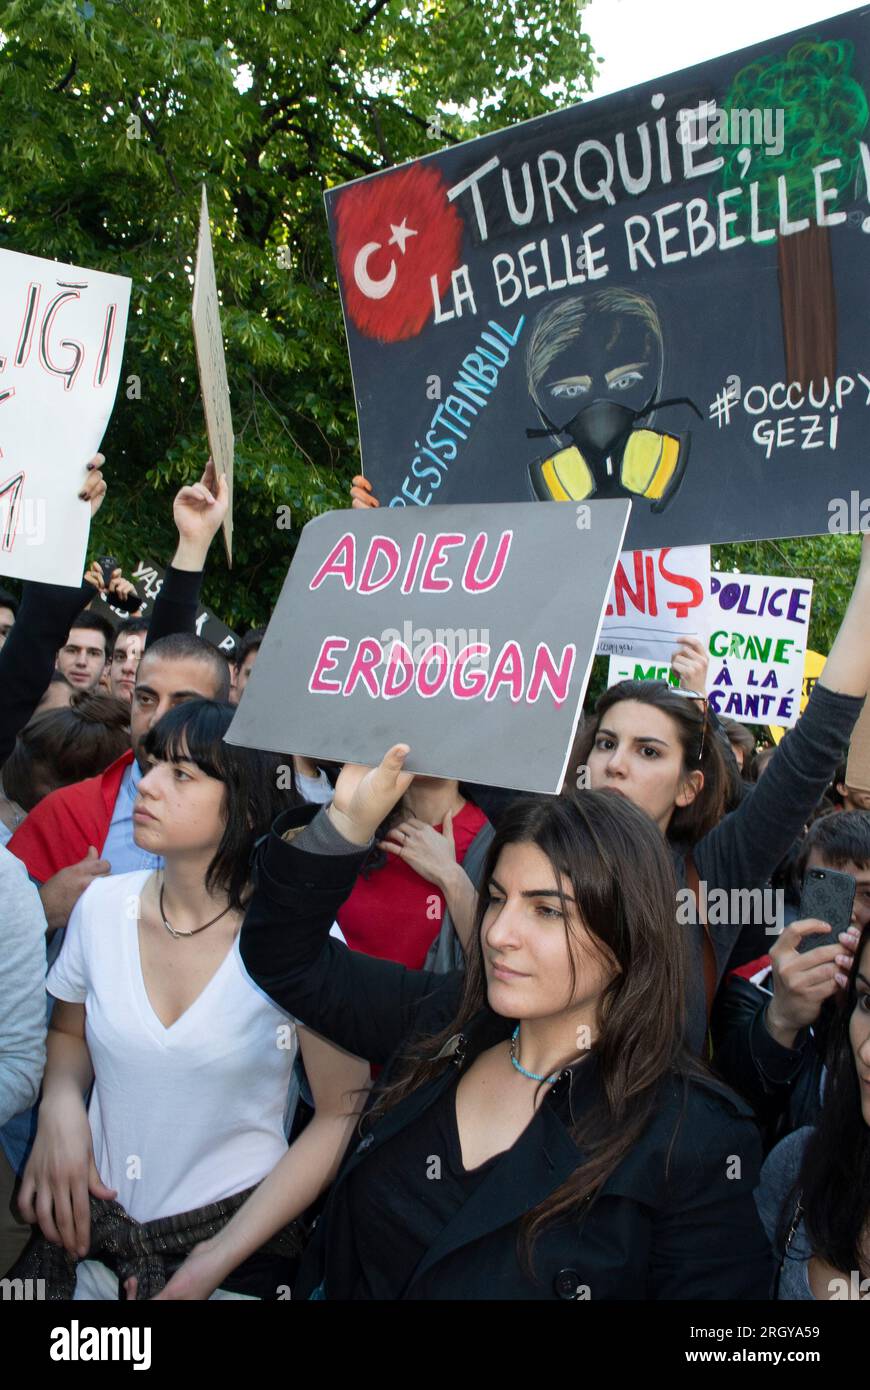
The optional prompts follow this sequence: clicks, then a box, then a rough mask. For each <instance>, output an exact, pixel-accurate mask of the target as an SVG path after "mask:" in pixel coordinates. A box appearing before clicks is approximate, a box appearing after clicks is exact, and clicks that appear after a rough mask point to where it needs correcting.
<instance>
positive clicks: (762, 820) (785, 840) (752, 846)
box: [695, 535, 870, 960]
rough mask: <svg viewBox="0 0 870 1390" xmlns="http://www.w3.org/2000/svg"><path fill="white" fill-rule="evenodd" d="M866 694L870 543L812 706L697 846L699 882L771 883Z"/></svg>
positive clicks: (812, 806) (831, 769) (833, 765)
mask: <svg viewBox="0 0 870 1390" xmlns="http://www.w3.org/2000/svg"><path fill="white" fill-rule="evenodd" d="M868 686H870V535H867V536H865V537H864V541H863V545H862V548H861V563H860V567H859V570H858V577H857V579H856V581H855V588H854V590H853V593H852V597H851V599H850V601H849V606H848V608H847V609H846V613H845V615H844V617H843V621H842V623H841V624H840V630H839V632H838V633H837V637H836V639H835V641H834V644H833V646H832V648H831V653H830V655H829V657H828V659H827V661H826V662H825V669H824V672H823V673H822V676H821V677H820V678H819V680H818V681H817V682H816V685H815V687H814V689H813V692H812V695H811V696H810V700H809V703H808V704H807V707H806V709H805V710H804V712H803V714H802V715H801V717H800V719H799V720H798V722H797V724H796V725H795V727H794V728H793V729H791V730H789V732H788V733H787V734H786V736H785V737H784V739H783V740H782V742H781V743H780V745H779V747H778V748H777V750H776V752H775V753H774V755H773V757H772V758H771V760H770V765H769V767H768V769H767V771H766V772H765V774H764V776H763V777H762V778H761V780H760V782H758V783H757V784H756V786H755V787H754V788H753V791H752V793H751V795H749V796H747V797H745V798H744V800H743V802H742V803H741V805H740V806H739V807H738V808H737V809H736V810H735V811H733V812H732V813H731V814H730V815H728V816H726V817H725V819H724V820H722V821H720V823H719V825H717V826H716V827H715V828H714V829H713V830H711V831H710V833H709V835H706V836H705V837H704V839H703V840H702V841H701V842H700V844H698V845H696V847H695V861H696V863H697V865H698V872H699V874H700V876H701V878H705V879H706V880H707V881H708V883H709V884H710V885H711V886H717V887H723V888H727V887H729V886H732V885H734V886H738V887H746V888H752V887H754V886H758V887H761V886H762V885H763V884H765V883H766V882H767V880H768V878H769V877H770V875H771V874H772V873H773V871H774V869H775V868H776V866H777V864H779V863H780V861H781V860H782V859H783V858H784V856H785V855H786V853H787V852H788V850H789V848H790V846H791V845H792V843H793V841H794V840H795V839H796V838H797V836H798V835H799V834H800V833H801V832H802V830H803V828H804V825H805V824H806V821H807V819H808V818H809V816H810V814H811V813H812V811H813V810H814V809H815V807H816V805H817V803H818V801H819V798H820V797H821V796H822V794H823V793H824V791H825V788H826V787H827V786H828V784H829V782H830V780H831V778H832V776H833V774H834V771H835V769H836V767H837V764H838V763H839V762H840V760H841V758H842V757H843V754H844V752H845V750H846V748H847V747H848V744H849V739H850V738H851V736H852V730H853V728H854V726H855V723H856V721H857V718H858V715H859V714H860V712H861V707H862V704H863V701H864V696H865V695H866V693H867V689H868ZM757 944H759V945H760V946H761V952H764V951H766V950H767V947H768V945H769V939H767V941H766V943H765V937H764V933H763V929H762V931H761V935H760V936H759V938H758V942H757ZM747 949H750V947H749V946H747ZM756 954H759V952H758V951H756ZM745 958H746V959H747V960H748V959H751V956H746V957H745Z"/></svg>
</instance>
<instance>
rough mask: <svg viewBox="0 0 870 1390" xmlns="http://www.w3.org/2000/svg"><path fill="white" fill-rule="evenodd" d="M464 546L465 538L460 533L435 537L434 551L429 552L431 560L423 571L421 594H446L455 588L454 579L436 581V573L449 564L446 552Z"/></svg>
mask: <svg viewBox="0 0 870 1390" xmlns="http://www.w3.org/2000/svg"><path fill="white" fill-rule="evenodd" d="M464 544H465V537H464V536H463V535H460V534H459V533H458V532H456V533H454V534H452V535H451V534H449V533H448V534H447V535H444V536H436V537H435V539H434V540H433V542H432V549H431V550H430V551H429V559H428V560H427V561H426V568H425V569H424V571H423V578H422V579H421V580H420V592H421V594H438V593H445V592H446V591H447V590H448V589H452V588H453V580H452V579H436V577H435V571H436V570H437V569H441V568H442V566H444V565H446V563H447V557H446V556H445V554H444V552H445V550H450V549H451V548H452V547H453V546H457V545H464Z"/></svg>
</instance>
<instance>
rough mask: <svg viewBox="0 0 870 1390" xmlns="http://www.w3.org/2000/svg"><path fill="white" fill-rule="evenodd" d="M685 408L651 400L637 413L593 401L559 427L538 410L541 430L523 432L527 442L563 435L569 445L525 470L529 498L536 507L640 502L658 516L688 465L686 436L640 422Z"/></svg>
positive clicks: (679, 399)
mask: <svg viewBox="0 0 870 1390" xmlns="http://www.w3.org/2000/svg"><path fill="white" fill-rule="evenodd" d="M673 405H688V406H690V407H691V409H692V410H694V412H695V414H696V415H697V416H698V419H699V420H700V419H703V416H702V415H701V412H700V411H699V410H698V407H697V406H696V405H695V404H694V403H693V402H692V401H690V400H689V399H688V397H687V396H675V397H673V398H671V399H669V400H666V401H656V400H655V399H653V398H651V399H650V400H649V401H647V403H646V405H644V406H643V407H642V409H640V410H634V409H632V407H631V406H626V405H620V404H619V403H618V402H617V401H613V400H603V399H602V400H595V401H591V402H590V403H589V404H588V405H584V406H583V407H582V409H580V410H578V411H577V413H576V415H574V416H572V418H571V419H570V420H569V421H568V422H567V424H565V425H562V426H559V425H555V424H554V423H553V421H552V420H550V419H549V417H548V416H547V415H545V414H544V411H543V410H541V408H540V406H539V407H538V410H539V413H540V416H541V419H542V420H543V421H544V424H545V425H546V426H547V428H546V429H534V430H526V435H527V436H528V438H529V439H543V438H548V437H551V436H555V437H556V438H558V437H559V436H560V435H563V436H564V435H567V436H568V437H569V438H570V439H571V441H572V442H571V444H570V445H567V446H566V447H564V448H562V449H559V450H558V452H556V453H554V454H550V455H548V457H546V458H544V459H536V460H535V461H534V462H533V463H530V464H529V479H530V482H531V485H532V492H533V495H534V496H535V497H537V498H538V500H539V501H541V502H582V501H583V500H584V499H585V498H587V497H595V498H603V497H625V496H627V495H634V496H637V497H644V498H646V499H647V501H649V502H650V503H651V509H652V511H654V512H662V511H664V509H665V508H666V507H667V506H668V504H669V503H670V502H671V501H672V500H673V498H674V497H675V495H676V493H677V491H678V489H679V486H680V483H681V482H682V479H683V475H684V473H685V471H686V465H687V463H688V461H689V449H690V446H691V439H692V436H691V434H690V433H689V432H688V431H686V432H684V433H683V434H681V435H673V434H665V433H663V432H662V431H660V430H654V429H649V428H647V427H645V426H643V425H642V424H641V423H640V422H641V421H642V420H644V419H645V418H646V417H647V416H648V415H650V414H652V412H653V411H654V410H661V409H663V408H664V407H666V406H673Z"/></svg>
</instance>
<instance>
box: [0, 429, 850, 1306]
mask: <svg viewBox="0 0 870 1390" xmlns="http://www.w3.org/2000/svg"><path fill="white" fill-rule="evenodd" d="M103 465H104V460H103V459H102V457H101V456H99V455H98V456H97V457H96V458H95V459H94V460H92V461H91V464H89V465H88V480H87V482H86V484H85V486H84V489H83V493H82V495H83V497H84V499H85V500H86V501H88V502H89V504H90V507H91V511H92V513H93V512H96V510H98V508H99V507H100V505H101V504H102V502H103V498H104V496H105V493H106V482H105V480H104V478H103ZM352 500H353V504H354V505H355V506H373V505H377V502H376V499H375V498H374V497H373V496H372V494H371V489H370V488H369V487H368V485H367V484H366V483H365V482H364V480H362V479H356V480H355V482H354V487H353V489H352ZM226 510H227V490H226V484H225V482H224V481H222V480H221V481H219V480H218V479H217V478H216V475H215V471H214V469H213V467H212V465H211V464H209V465H208V467H207V468H206V470H205V472H204V474H203V477H202V479H201V480H200V481H199V482H197V483H196V484H194V485H192V486H189V487H184V488H182V489H181V490H180V492H179V493H178V496H177V497H176V499H175V502H174V506H173V516H174V520H175V524H176V528H177V532H178V544H177V547H176V550H175V553H174V555H173V557H172V560H171V563H170V564H169V566H168V568H167V570H166V577H165V580H164V582H163V585H162V588H161V590H160V593H159V595H158V596H157V598H156V600H155V601H154V604H153V607H152V609H151V611H150V614H149V617H148V619H147V621H146V620H145V619H143V618H140V617H137V616H135V615H134V616H132V617H130V618H127V619H125V620H123V621H120V622H118V621H117V620H116V621H109V618H108V617H107V612H108V611H109V604H110V603H111V602H112V601H113V600H117V601H120V602H121V603H122V605H123V604H124V603H127V605H128V606H129V602H130V600H131V595H134V590H133V586H132V585H131V584H130V583H129V581H127V580H126V579H125V578H124V577H123V574H122V573H121V571H120V569H115V571H114V572H113V573H106V571H105V570H104V569H103V568H101V566H100V565H99V564H96V563H95V564H93V565H91V566H90V568H89V569H88V570H87V572H86V574H85V576H84V579H83V582H82V586H81V588H80V589H79V590H75V589H69V588H64V587H59V586H53V585H47V584H39V583H34V582H28V583H26V584H24V586H23V592H22V594H21V596H20V598H17V597H16V596H15V595H13V594H11V593H7V592H6V591H4V590H0V1277H2V1276H8V1277H10V1278H21V1279H24V1278H33V1279H41V1280H43V1281H44V1287H45V1289H46V1291H47V1297H49V1298H52V1299H76V1300H94V1299H98V1300H111V1299H118V1298H127V1299H132V1298H138V1299H146V1298H159V1299H208V1298H213V1299H259V1300H280V1299H284V1298H289V1297H291V1296H292V1297H293V1298H313V1299H331V1300H335V1299H390V1300H392V1299H432V1298H450V1299H540V1298H543V1299H547V1298H561V1299H577V1300H583V1299H589V1300H600V1299H632V1300H655V1299H710V1300H718V1299H744V1300H766V1299H838V1298H844V1297H862V1296H870V788H862V787H860V786H854V785H850V784H849V783H848V782H847V780H846V758H847V755H848V751H849V745H850V740H851V738H852V733H853V729H854V727H855V725H856V722H857V720H858V717H859V714H860V712H861V709H862V706H863V704H864V698H865V695H866V694H867V692H868V689H870V643H868V642H867V632H868V630H870V537H865V538H864V541H863V547H862V553H861V560H860V565H859V570H858V573H857V576H856V580H855V586H854V590H853V594H852V597H851V600H850V602H849V605H848V608H847V610H846V612H845V614H844V617H843V621H842V623H841V626H840V629H839V632H838V635H837V637H836V639H835V641H834V643H833V645H832V647H831V650H830V653H829V654H828V656H827V660H826V664H825V668H824V671H823V674H822V676H821V677H819V679H818V680H817V681H816V683H815V686H814V688H813V690H812V693H811V696H810V699H809V701H808V703H807V706H806V709H805V710H804V712H803V714H802V715H801V717H800V719H799V720H798V722H797V724H796V726H795V728H794V729H792V730H790V731H789V732H788V733H787V734H786V735H785V736H784V737H783V738H782V740H781V742H780V743H779V744H778V745H777V746H776V747H764V746H762V745H761V741H760V738H759V737H757V736H756V734H755V733H754V732H753V731H752V730H750V729H749V728H747V726H746V725H742V724H737V723H734V722H732V721H728V720H724V719H718V718H717V716H716V715H715V714H714V712H713V710H712V709H711V707H710V705H709V704H708V702H707V699H706V695H705V693H704V690H705V678H706V656H705V653H704V649H703V646H702V644H700V643H698V642H694V641H687V642H685V643H683V644H681V646H680V647H679V648H678V650H677V651H676V652H675V654H674V658H673V669H674V672H675V674H676V675H677V676H678V677H679V679H680V685H679V686H677V687H672V686H670V685H668V684H666V683H664V682H660V681H650V682H640V681H623V682H621V683H619V684H617V685H614V686H612V687H611V688H610V689H608V690H606V691H605V692H604V694H603V695H602V696H601V697H600V698H599V699H598V701H597V703H596V704H595V707H594V708H591V709H589V710H588V711H587V713H586V715H585V717H584V719H583V720H582V722H581V725H580V728H579V730H578V734H577V738H576V740H575V744H574V748H573V750H572V755H571V757H570V759H569V764H568V773H567V775H566V781H565V785H564V787H563V789H562V793H561V794H560V795H558V796H542V795H530V794H527V793H523V794H520V793H511V792H510V791H506V790H505V789H500V788H492V787H482V786H476V785H471V784H467V783H464V782H458V781H455V780H449V779H445V778H439V777H423V776H419V775H417V776H414V775H412V774H410V773H407V772H405V771H404V762H405V758H406V757H407V754H408V750H409V743H411V742H412V741H413V730H412V729H405V728H402V727H398V726H397V727H396V728H395V729H394V730H393V735H394V738H395V742H394V743H393V745H392V746H391V747H389V748H385V749H384V756H383V760H382V762H381V763H380V765H379V766H378V767H375V768H363V767H358V766H354V765H350V764H348V765H345V766H340V765H338V764H333V763H325V762H322V761H320V760H319V759H316V758H312V757H310V756H308V755H307V754H306V753H305V752H304V751H303V752H294V751H292V750H289V749H288V750H287V751H286V752H285V753H283V754H280V755H279V754H275V753H265V752H259V751H255V750H251V749H246V748H241V747H236V746H235V745H233V744H231V743H228V742H225V739H224V736H225V734H226V732H227V730H228V728H229V725H230V722H231V719H232V715H233V706H234V705H235V704H237V703H238V701H239V700H240V699H241V698H243V695H244V690H245V687H246V685H247V682H248V680H249V679H250V677H251V673H252V671H253V669H254V667H255V664H256V660H257V654H258V652H259V649H260V644H261V642H262V641H263V638H264V631H263V630H262V629H253V630H251V631H250V632H248V633H247V634H246V636H245V637H244V638H243V639H242V641H241V642H240V644H239V645H238V648H237V650H236V652H235V653H234V656H233V658H232V660H230V659H228V658H227V656H226V655H225V654H224V653H223V652H222V651H220V650H219V649H218V648H216V647H214V646H212V645H210V644H209V643H208V642H206V641H204V640H203V639H202V638H201V637H199V636H197V635H196V621H195V620H196V614H197V609H198V604H199V597H200V589H201V585H202V580H203V572H204V569H205V565H206V558H207V555H208V551H209V548H210V545H211V543H212V541H213V539H214V537H215V536H216V534H217V532H218V531H219V530H220V527H221V523H222V521H223V518H224V516H225V514H226ZM107 568H110V567H107ZM104 600H106V602H104ZM581 769H582V770H583V772H584V776H583V777H582V778H580V777H579V776H578V775H577V774H578V772H579V771H580V770H581ZM820 869H821V870H825V871H829V872H830V873H832V874H834V875H836V874H846V875H848V876H849V877H850V879H851V881H852V882H853V883H854V887H855V893H854V899H853V903H852V908H851V918H850V920H849V921H848V922H845V921H841V922H839V923H838V924H836V925H838V926H839V927H840V928H841V929H840V930H834V929H833V927H832V924H830V923H825V922H822V921H821V920H819V919H815V918H806V917H802V916H801V907H800V903H801V894H802V887H803V884H804V881H805V879H806V876H807V875H808V874H811V873H812V872H813V871H816V870H820ZM765 894H767V895H768V897H767V898H766V897H765V896H764V895H765ZM714 895H715V896H716V897H717V901H718V900H724V901H726V902H727V903H728V904H729V906H728V909H727V910H726V911H721V910H720V911H716V912H713V911H710V910H708V908H707V906H706V905H707V904H709V903H710V902H711V901H712V900H713V897H714ZM769 899H770V900H773V899H775V900H776V902H777V904H778V910H777V920H776V924H775V927H774V928H772V927H771V921H770V918H769V916H768V914H766V913H764V912H759V910H758V904H759V903H760V902H763V901H768V900H769ZM687 902H689V903H690V904H691V907H692V910H691V911H690V912H689V913H686V912H684V911H683V910H682V908H683V907H685V904H686V903H687ZM825 934H827V939H825ZM820 936H821V940H820V941H819V940H818V938H819V937H820ZM806 947H809V949H806Z"/></svg>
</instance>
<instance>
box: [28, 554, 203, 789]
mask: <svg viewBox="0 0 870 1390" xmlns="http://www.w3.org/2000/svg"><path fill="white" fill-rule="evenodd" d="M201 586H202V571H201V570H197V571H187V570H177V569H175V568H174V567H173V566H172V565H170V566H169V568H168V569H167V571H166V577H165V579H164V581H163V587H162V589H161V591H160V593H159V594H158V596H157V598H156V600H155V602H154V610H153V612H152V614H151V621H150V623H149V624H148V637H147V641H146V646H150V645H151V643H152V642H156V641H157V640H158V639H159V638H160V637H165V636H167V634H169V633H172V632H195V631H196V610H197V607H198V605H199V591H200V588H201ZM95 594H96V590H95V589H94V587H93V585H92V584H88V583H87V582H85V581H82V584H81V586H80V587H79V588H78V589H76V588H70V587H69V586H67V585H65V584H40V583H38V582H37V581H35V580H30V581H28V582H27V583H26V584H25V585H24V590H23V594H22V598H21V606H20V608H19V610H18V616H17V618H16V619H15V623H14V624H13V627H12V631H11V632H10V634H9V636H8V637H7V638H6V641H5V642H4V644H3V649H2V651H0V767H2V765H3V763H4V762H5V761H6V759H7V758H8V757H9V754H10V753H11V752H12V749H13V748H14V747H15V739H16V736H17V735H18V734H19V733H20V731H21V730H22V729H23V728H24V726H25V724H26V723H27V721H28V719H29V718H30V716H31V715H32V714H33V711H34V710H35V708H36V706H37V705H38V703H39V701H40V700H41V698H42V696H43V693H44V691H45V688H46V686H47V685H48V683H49V681H50V680H51V673H52V671H53V670H54V663H55V658H56V656H57V652H58V648H59V647H61V646H62V645H63V643H64V642H65V641H66V639H67V635H68V633H69V630H70V627H71V626H72V623H73V620H74V619H75V618H77V617H78V616H79V614H80V613H81V611H82V609H83V608H84V607H85V606H86V605H87V604H88V603H90V601H91V600H92V599H93V598H94V596H95ZM96 611H97V612H99V609H97V610H96Z"/></svg>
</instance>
